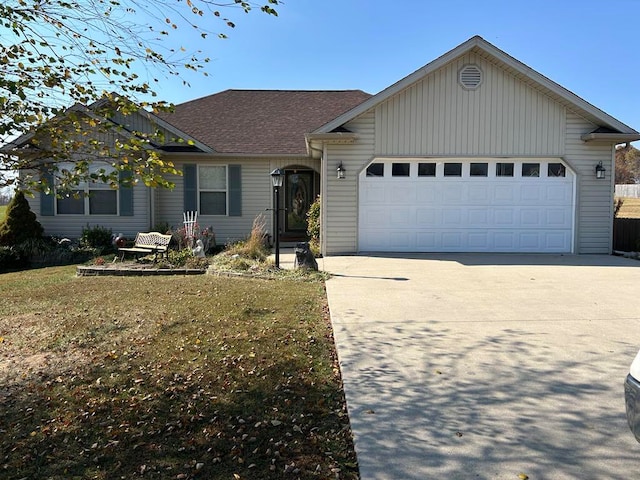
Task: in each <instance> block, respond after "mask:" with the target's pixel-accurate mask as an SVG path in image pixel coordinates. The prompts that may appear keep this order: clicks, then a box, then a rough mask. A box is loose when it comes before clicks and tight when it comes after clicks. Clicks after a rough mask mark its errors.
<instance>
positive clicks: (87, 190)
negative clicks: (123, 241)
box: [54, 162, 120, 217]
mask: <svg viewBox="0 0 640 480" xmlns="http://www.w3.org/2000/svg"><path fill="white" fill-rule="evenodd" d="M100 163H103V162H100ZM109 167H110V168H111V169H113V167H111V165H110V164H108V163H104V165H100V168H105V170H108V169H109ZM59 168H61V169H67V170H69V169H70V168H73V167H72V164H61V165H60V166H59ZM114 170H115V169H114ZM97 183H98V182H92V181H87V182H81V183H80V184H79V185H76V186H75V187H74V188H73V189H72V191H74V192H76V191H79V192H81V193H80V195H81V198H82V200H83V201H84V208H83V213H59V212H58V200H60V199H59V198H58V188H57V186H56V188H55V189H54V190H55V199H54V207H55V209H54V211H55V215H56V216H58V215H59V216H62V217H117V216H119V215H120V195H118V189H117V188H116V189H113V188H111V187H110V186H108V185H106V184H104V185H105V186H102V187H99V188H91V185H92V184H97ZM92 191H113V192H116V213H91V205H90V203H89V202H90V198H89V197H90V196H91V192H92Z"/></svg>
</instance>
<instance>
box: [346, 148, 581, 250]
mask: <svg viewBox="0 0 640 480" xmlns="http://www.w3.org/2000/svg"><path fill="white" fill-rule="evenodd" d="M574 183H575V175H574V173H573V172H572V171H571V170H570V169H569V168H568V167H566V165H564V164H563V163H562V162H561V161H560V160H557V159H549V160H540V159H518V160H512V159H499V160H498V159H471V160H469V159H466V160H463V159H460V160H459V159H443V160H432V159H420V160H416V159H411V160H404V159H402V160H399V159H394V160H376V161H374V162H373V163H371V164H370V165H369V166H368V167H367V168H366V169H365V170H364V171H363V172H362V173H361V174H360V179H359V195H358V198H359V207H358V208H359V212H358V214H359V219H358V249H359V250H360V251H372V252H376V251H378V252H539V253H560V252H567V253H568V252H571V251H572V245H573V223H574V221H573V218H574V215H573V212H574V202H575V200H574V198H575V195H574Z"/></svg>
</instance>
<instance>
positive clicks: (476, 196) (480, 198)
mask: <svg viewBox="0 0 640 480" xmlns="http://www.w3.org/2000/svg"><path fill="white" fill-rule="evenodd" d="M468 192H469V195H468V199H469V201H470V202H482V203H483V204H485V205H486V204H487V202H488V201H489V199H490V198H491V195H490V188H487V186H486V185H473V184H471V185H469V186H468Z"/></svg>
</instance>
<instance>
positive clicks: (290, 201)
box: [284, 170, 314, 234]
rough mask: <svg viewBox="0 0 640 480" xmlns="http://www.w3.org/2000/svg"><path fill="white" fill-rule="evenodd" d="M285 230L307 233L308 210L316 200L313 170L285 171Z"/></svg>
mask: <svg viewBox="0 0 640 480" xmlns="http://www.w3.org/2000/svg"><path fill="white" fill-rule="evenodd" d="M284 186H285V208H286V209H287V210H286V212H285V231H286V232H290V233H301V234H305V233H306V231H307V212H308V211H309V206H310V205H311V204H312V203H313V200H314V188H313V171H311V170H302V171H301V170H286V171H285V183H284Z"/></svg>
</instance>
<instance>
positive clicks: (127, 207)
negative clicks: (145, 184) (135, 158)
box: [118, 170, 133, 217]
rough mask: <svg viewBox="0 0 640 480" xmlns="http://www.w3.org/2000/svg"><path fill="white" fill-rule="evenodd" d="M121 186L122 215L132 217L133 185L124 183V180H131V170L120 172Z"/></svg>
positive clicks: (119, 191)
mask: <svg viewBox="0 0 640 480" xmlns="http://www.w3.org/2000/svg"><path fill="white" fill-rule="evenodd" d="M118 176H119V179H120V187H119V190H118V194H119V196H120V198H119V201H120V216H121V217H132V216H133V185H126V186H125V185H122V182H123V180H130V179H131V176H132V173H131V171H129V170H124V171H121V172H120V173H119V174H118Z"/></svg>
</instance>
